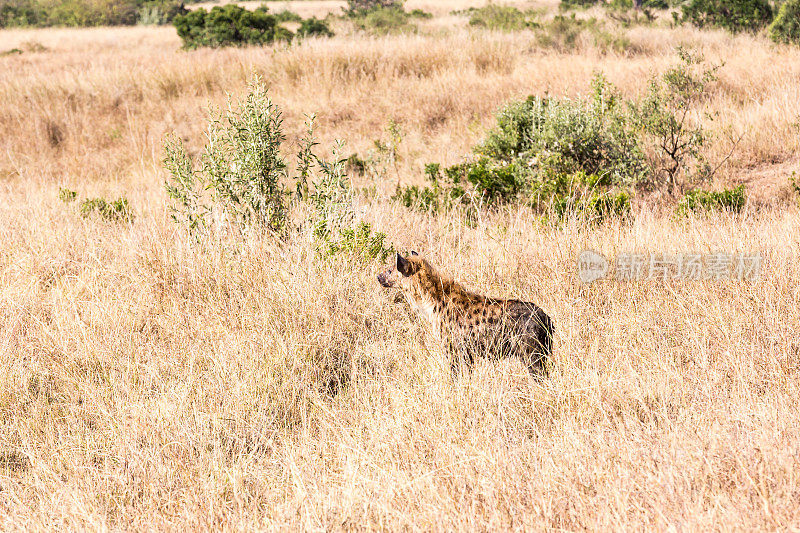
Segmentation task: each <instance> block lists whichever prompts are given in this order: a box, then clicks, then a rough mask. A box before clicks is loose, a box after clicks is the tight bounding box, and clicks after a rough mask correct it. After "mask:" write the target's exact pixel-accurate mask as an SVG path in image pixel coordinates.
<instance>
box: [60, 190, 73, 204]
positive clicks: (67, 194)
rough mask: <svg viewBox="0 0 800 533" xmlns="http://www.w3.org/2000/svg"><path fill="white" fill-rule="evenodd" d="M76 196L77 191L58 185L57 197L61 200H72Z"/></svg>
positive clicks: (67, 201)
mask: <svg viewBox="0 0 800 533" xmlns="http://www.w3.org/2000/svg"><path fill="white" fill-rule="evenodd" d="M77 197H78V193H77V192H75V191H72V190H70V189H62V188H61V187H59V189H58V199H59V200H61V201H62V202H65V203H69V202H74V201H75V199H76V198H77Z"/></svg>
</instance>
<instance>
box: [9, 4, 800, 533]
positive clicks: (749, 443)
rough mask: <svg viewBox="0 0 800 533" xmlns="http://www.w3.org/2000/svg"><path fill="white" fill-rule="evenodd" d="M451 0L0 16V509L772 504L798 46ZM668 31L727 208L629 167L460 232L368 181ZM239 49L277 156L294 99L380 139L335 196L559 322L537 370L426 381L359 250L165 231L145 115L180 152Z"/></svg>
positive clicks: (387, 179)
mask: <svg viewBox="0 0 800 533" xmlns="http://www.w3.org/2000/svg"><path fill="white" fill-rule="evenodd" d="M273 4H281V5H287V6H289V7H290V8H291V9H293V10H296V11H297V12H298V13H301V14H302V15H303V16H309V15H312V14H313V15H318V16H323V15H325V13H327V12H329V11H331V10H332V9H338V6H340V5H341V3H339V2H324V1H316V0H313V1H312V0H310V1H308V2H290V3H283V2H281V3H273ZM481 4H482V2H481V1H478V0H476V1H475V2H470V1H469V0H452V1H451V0H447V1H442V2H435V1H433V0H428V1H424V0H408V2H407V4H406V6H407V8H408V9H413V8H422V9H425V10H427V11H430V12H432V13H433V14H434V17H433V18H432V19H427V20H423V21H420V22H419V23H418V26H419V30H418V31H417V32H416V33H413V34H399V35H388V36H383V37H374V36H369V35H366V34H365V33H363V32H360V31H356V30H355V29H353V28H352V27H349V26H348V25H347V24H346V22H342V21H339V22H336V23H335V24H334V30H335V31H336V33H337V35H336V36H335V37H333V38H330V39H313V38H312V39H307V40H305V41H303V42H300V43H298V44H293V45H291V46H288V45H285V44H280V45H274V46H268V47H252V48H225V49H198V50H194V51H184V50H182V49H181V43H180V40H179V39H178V37H177V35H176V33H175V29H174V28H172V27H170V26H166V27H131V28H97V29H57V28H51V29H14V30H2V31H0V51H4V50H9V49H12V48H17V49H19V50H21V51H22V53H15V54H8V55H3V56H1V57H0V526H2V528H3V529H5V530H12V529H27V530H52V529H79V530H82V529H93V530H94V529H99V530H106V529H111V530H134V529H143V530H149V529H157V530H179V529H184V530H197V529H200V530H203V529H237V530H238V529H265V530H271V529H306V530H341V529H384V530H420V531H430V530H434V531H450V530H470V531H472V530H505V529H516V530H540V529H558V530H581V529H590V530H606V529H617V530H620V529H622V530H641V529H670V530H748V531H750V530H792V529H797V528H800V505H798V502H800V411H798V408H797V401H798V397H800V333H798V328H799V327H800V261H798V259H799V258H800V213H798V208H797V196H796V193H795V192H794V191H793V190H792V188H791V186H790V185H789V177H790V176H791V174H792V172H793V171H797V170H800V158H799V156H798V153H800V126H799V125H798V124H800V48H797V47H794V48H793V47H790V46H778V45H774V44H772V43H771V42H770V41H768V40H767V39H766V38H764V37H763V36H760V35H757V36H753V35H748V34H741V35H738V36H733V35H730V34H727V33H724V32H721V31H712V30H704V31H700V30H697V29H694V28H691V27H688V26H687V27H677V28H673V27H670V24H669V21H668V19H667V17H664V18H662V19H659V20H658V21H657V22H656V23H654V24H653V25H634V26H632V27H629V28H626V27H622V26H621V25H619V24H617V23H615V22H608V24H609V28H610V29H609V31H611V32H613V33H614V35H617V36H620V37H624V39H622V41H620V42H622V43H623V45H622V46H613V47H609V46H606V45H604V44H603V43H602V42H598V41H597V40H595V39H593V38H591V36H589V35H587V34H581V35H579V37H578V39H577V40H576V41H575V42H574V43H571V44H570V45H569V46H564V45H563V44H560V42H559V41H558V40H557V39H555V40H543V39H541V38H540V37H538V36H537V34H536V32H534V31H530V30H522V31H516V32H507V33H506V32H494V31H489V30H486V29H480V28H471V27H469V26H468V24H467V18H466V17H465V16H463V15H454V14H451V12H452V10H453V9H463V8H466V7H469V6H470V5H481ZM514 4H515V5H518V6H522V7H535V8H537V9H540V10H541V14H540V16H541V18H542V19H543V20H546V19H547V18H548V17H552V16H553V15H554V14H555V13H556V9H557V5H556V3H555V2H516V3H514ZM590 14H591V12H590ZM597 15H598V16H602V13H600V12H598V13H597ZM581 16H587V15H586V14H583V15H581ZM678 44H683V45H685V46H687V47H691V48H693V49H695V50H698V51H701V52H702V53H703V54H704V55H705V56H706V58H707V59H708V60H709V61H712V62H716V63H722V62H724V67H722V68H721V69H720V71H719V79H718V80H717V81H715V82H714V83H712V84H711V85H710V86H709V93H708V95H707V98H706V99H705V100H704V101H703V103H702V104H703V106H702V109H698V110H697V115H698V117H702V116H706V117H709V118H708V124H707V127H708V128H709V131H711V132H712V133H713V142H710V143H708V145H707V146H706V147H705V148H704V150H705V153H706V155H707V157H708V158H709V160H713V161H724V163H723V164H722V165H721V166H720V168H719V170H718V172H717V173H716V175H715V177H714V180H713V182H711V183H706V184H704V185H706V186H709V187H722V186H733V185H738V184H744V185H745V187H746V191H747V195H748V203H747V205H746V207H745V209H744V210H743V211H742V212H741V213H739V214H727V213H716V214H714V213H712V214H708V215H702V216H700V215H698V216H690V217H677V216H675V214H674V210H673V205H672V204H670V201H669V199H666V198H665V197H664V195H663V194H662V193H661V192H659V191H652V190H650V191H641V192H639V193H637V195H636V196H635V198H634V206H633V214H632V216H631V217H630V218H629V219H611V220H608V221H606V222H603V223H600V224H590V223H587V222H586V221H582V220H580V219H579V218H569V219H567V220H566V221H561V222H556V221H545V220H543V218H542V217H541V215H540V213H537V212H534V211H533V210H531V209H530V208H529V207H526V206H524V205H516V204H510V205H505V206H503V207H500V208H497V209H491V210H486V211H485V212H483V213H482V214H481V216H480V217H479V219H478V221H477V223H475V224H471V225H464V223H463V219H462V218H459V217H458V216H456V215H453V214H450V213H448V212H441V213H439V214H433V215H430V214H425V213H420V212H418V211H413V210H409V209H407V208H405V207H403V206H401V205H399V204H398V203H397V202H394V201H392V200H391V195H392V194H393V193H394V191H395V188H396V187H397V185H398V184H411V183H420V182H421V181H422V180H423V177H422V176H423V166H424V165H425V164H426V163H429V162H433V161H437V162H441V163H443V164H455V163H458V162H459V161H461V160H462V159H463V157H464V156H465V155H466V154H468V153H469V152H470V150H471V148H472V147H473V146H474V145H475V144H476V143H477V142H479V141H480V140H481V139H482V138H483V137H484V135H485V132H486V130H487V128H489V127H491V126H492V124H493V123H494V118H493V115H494V113H495V111H496V110H497V109H498V108H500V107H501V106H502V105H503V104H504V103H505V102H507V101H508V100H509V99H511V98H519V97H524V96H527V95H529V94H544V93H548V94H551V95H557V96H559V97H576V96H579V95H585V94H587V93H588V91H589V90H590V83H591V79H592V77H593V75H594V74H595V73H596V72H598V71H601V72H603V73H604V74H605V76H606V78H607V79H608V80H609V81H610V82H611V83H613V84H615V85H616V86H617V87H618V88H619V90H620V92H621V93H622V94H623V95H624V96H626V97H631V98H632V97H635V96H636V95H639V94H641V93H643V92H644V91H645V90H646V88H647V83H648V80H649V79H650V78H651V77H652V76H653V75H657V74H658V73H660V72H663V71H664V70H665V69H666V68H668V67H669V66H670V65H672V64H674V62H675V46H676V45H678ZM254 73H256V74H259V75H260V76H262V77H263V79H264V81H265V83H266V84H267V85H268V86H269V88H270V95H271V97H272V99H273V100H274V102H275V103H276V104H278V105H279V106H280V107H281V109H282V110H283V112H284V119H285V122H284V128H285V131H286V134H287V141H286V146H287V148H288V149H290V150H291V149H293V146H294V145H295V144H296V143H297V139H298V138H299V136H300V135H301V134H302V132H303V129H304V126H303V122H304V115H305V114H309V113H316V114H317V117H318V128H317V134H318V140H319V141H320V143H321V144H320V146H319V147H318V150H319V151H320V152H321V153H323V152H325V151H326V150H328V149H329V147H330V146H331V145H332V143H333V141H334V140H335V139H343V140H345V141H346V143H347V144H346V148H345V155H348V154H350V153H357V154H359V156H360V157H362V158H365V159H366V160H368V161H369V160H370V157H371V156H370V154H373V153H374V152H375V150H376V144H375V141H376V140H378V141H380V142H381V143H383V144H384V145H385V144H386V143H390V142H395V144H396V150H395V152H396V153H395V154H394V155H393V158H392V161H391V163H390V164H386V165H385V167H386V168H384V169H383V170H382V171H381V172H367V173H366V174H365V175H363V176H359V175H353V182H354V184H355V185H356V186H357V187H358V189H359V190H361V191H364V192H363V194H361V195H360V196H359V197H358V213H359V216H360V217H363V218H364V219H365V220H366V221H368V222H370V223H371V224H372V226H373V227H374V228H375V229H377V230H379V231H382V232H384V233H386V234H387V236H388V240H389V241H390V242H391V243H393V244H394V245H395V246H396V247H397V249H399V250H410V249H415V250H417V251H419V252H420V253H421V254H423V255H425V256H426V257H428V258H429V259H430V260H431V261H432V262H433V264H435V265H437V266H439V267H440V268H441V269H443V270H444V271H445V272H447V273H449V274H451V275H453V276H454V277H455V278H456V279H458V280H460V281H462V282H464V283H465V284H466V285H467V286H468V287H470V288H471V289H474V290H477V291H480V292H483V293H489V294H492V295H495V296H500V297H509V298H510V297H514V298H521V299H525V300H530V301H534V302H537V303H538V304H539V305H541V306H542V307H543V308H544V309H545V310H546V311H547V312H548V313H549V314H550V315H551V316H552V317H553V319H554V321H555V323H556V328H557V329H556V335H555V352H554V357H553V364H552V370H551V372H550V374H549V376H548V377H547V378H545V379H543V380H540V381H537V380H535V379H532V378H531V377H530V376H529V374H528V372H527V370H526V369H525V367H524V366H523V365H521V364H520V363H519V362H517V361H512V360H509V361H502V362H493V361H482V362H480V363H479V364H478V365H477V367H476V368H475V371H474V372H473V373H472V374H471V375H469V376H462V377H461V378H460V379H455V380H454V379H453V378H452V376H451V372H450V368H449V365H448V363H447V356H446V355H445V353H444V351H443V348H442V346H441V345H440V344H439V343H438V342H437V341H436V339H434V338H432V337H431V336H430V335H429V334H427V329H426V327H425V325H424V324H423V323H422V322H421V321H420V320H419V319H417V318H415V317H414V316H413V315H412V314H411V313H410V311H409V310H408V309H407V308H406V307H405V306H403V305H401V304H397V303H395V302H394V301H393V299H392V298H391V297H389V296H387V294H385V293H384V292H383V291H382V289H381V288H380V286H379V285H378V284H377V282H376V281H375V274H376V273H377V272H378V271H379V270H380V269H381V267H382V265H380V264H379V263H378V262H364V261H363V260H359V259H358V258H356V257H351V256H348V255H347V254H339V255H334V256H330V257H325V258H320V257H319V256H318V255H316V254H315V253H314V251H313V247H312V243H311V241H310V240H309V238H308V236H307V235H304V234H302V233H297V234H293V235H292V237H291V238H289V239H286V240H277V239H274V238H270V237H267V236H262V237H253V238H241V239H240V240H238V241H227V242H220V241H208V242H201V243H197V242H194V241H192V240H191V239H189V238H187V236H186V234H185V233H184V232H183V231H182V228H181V227H180V226H178V225H176V224H174V223H173V221H172V220H171V219H170V216H169V211H168V206H169V202H168V198H167V195H166V194H165V190H164V186H163V184H164V180H165V177H166V172H165V170H164V168H163V165H162V159H163V157H164V153H163V140H164V137H165V135H166V134H168V133H171V132H175V133H176V134H177V135H178V136H179V137H180V138H181V139H183V141H184V142H185V143H186V145H187V147H188V149H189V151H190V152H193V153H196V152H197V151H199V150H200V148H201V147H202V145H203V143H204V136H203V133H204V130H205V128H206V124H207V122H206V118H207V112H208V108H209V106H217V107H219V106H224V105H225V102H226V94H227V93H230V94H231V95H233V96H235V97H238V96H240V95H241V94H242V93H243V92H244V91H245V90H246V87H247V83H248V81H249V80H250V79H251V78H252V76H253V74H254ZM711 118H713V120H711ZM390 124H394V125H396V126H392V127H391V128H390ZM390 130H391V131H395V132H397V131H400V132H401V133H400V135H399V141H396V140H395V141H393V140H392V138H391V137H392V133H391V131H390ZM732 144H735V151H733V153H732V155H730V157H727V156H728V154H729V153H730V152H731V148H732ZM376 157H377V156H376ZM726 158H727V159H726ZM62 188H66V189H71V190H74V191H76V192H77V193H78V195H79V197H80V198H84V197H98V196H102V197H106V198H109V199H115V198H117V197H122V196H124V197H126V198H127V199H128V200H129V202H130V206H131V207H132V209H133V212H134V213H135V218H134V219H133V221H132V222H122V223H114V222H109V221H106V220H103V219H102V218H100V217H96V216H90V217H87V218H84V217H82V216H81V215H80V213H79V212H78V210H77V208H76V205H75V204H74V203H66V202H63V201H62V200H61V199H60V198H59V195H60V189H62ZM292 216H293V217H300V216H302V213H299V212H293V213H292ZM586 248H590V249H594V250H597V251H600V252H602V253H604V254H605V255H606V256H609V257H613V256H614V255H616V254H618V253H622V252H640V253H659V254H660V253H673V254H676V253H689V252H697V253H712V252H715V251H729V252H732V253H733V252H742V253H753V254H760V255H761V256H762V257H763V265H762V269H761V274H760V277H759V278H758V279H756V280H754V281H740V280H736V279H726V280H709V281H687V280H671V281H655V280H644V281H632V282H627V283H623V282H617V281H609V280H606V281H599V282H596V283H593V284H591V285H585V284H582V283H581V282H580V281H579V280H578V278H577V275H576V258H577V256H578V254H579V252H580V251H581V250H583V249H586ZM331 369H334V370H335V372H334V373H335V375H337V376H338V381H337V382H336V383H335V384H332V383H330V382H329V377H330V375H331Z"/></svg>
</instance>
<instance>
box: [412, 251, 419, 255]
mask: <svg viewBox="0 0 800 533" xmlns="http://www.w3.org/2000/svg"><path fill="white" fill-rule="evenodd" d="M411 255H419V254H418V253H417V252H415V251H414V250H411Z"/></svg>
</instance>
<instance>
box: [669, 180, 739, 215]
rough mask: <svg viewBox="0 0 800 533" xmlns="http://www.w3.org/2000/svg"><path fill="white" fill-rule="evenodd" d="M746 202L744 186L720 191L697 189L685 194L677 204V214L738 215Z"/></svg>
mask: <svg viewBox="0 0 800 533" xmlns="http://www.w3.org/2000/svg"><path fill="white" fill-rule="evenodd" d="M746 200H747V198H746V196H745V191H744V185H739V186H738V187H734V188H733V189H723V190H721V191H706V190H702V189H697V190H693V191H689V192H688V193H686V195H685V196H684V197H683V198H682V199H681V201H680V202H678V213H679V214H681V215H686V214H688V213H690V212H694V213H704V212H709V211H728V212H731V213H739V212H740V211H741V210H742V209H743V208H744V204H745V202H746Z"/></svg>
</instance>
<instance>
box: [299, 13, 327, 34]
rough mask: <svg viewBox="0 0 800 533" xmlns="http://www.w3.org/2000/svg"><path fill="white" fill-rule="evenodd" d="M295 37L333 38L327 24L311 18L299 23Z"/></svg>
mask: <svg viewBox="0 0 800 533" xmlns="http://www.w3.org/2000/svg"><path fill="white" fill-rule="evenodd" d="M297 35H298V36H299V37H311V36H314V35H317V36H322V37H333V32H332V31H331V29H330V27H328V23H327V22H325V21H324V20H319V19H317V17H311V18H310V19H306V20H304V21H303V22H301V23H300V27H299V28H298V29H297Z"/></svg>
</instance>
